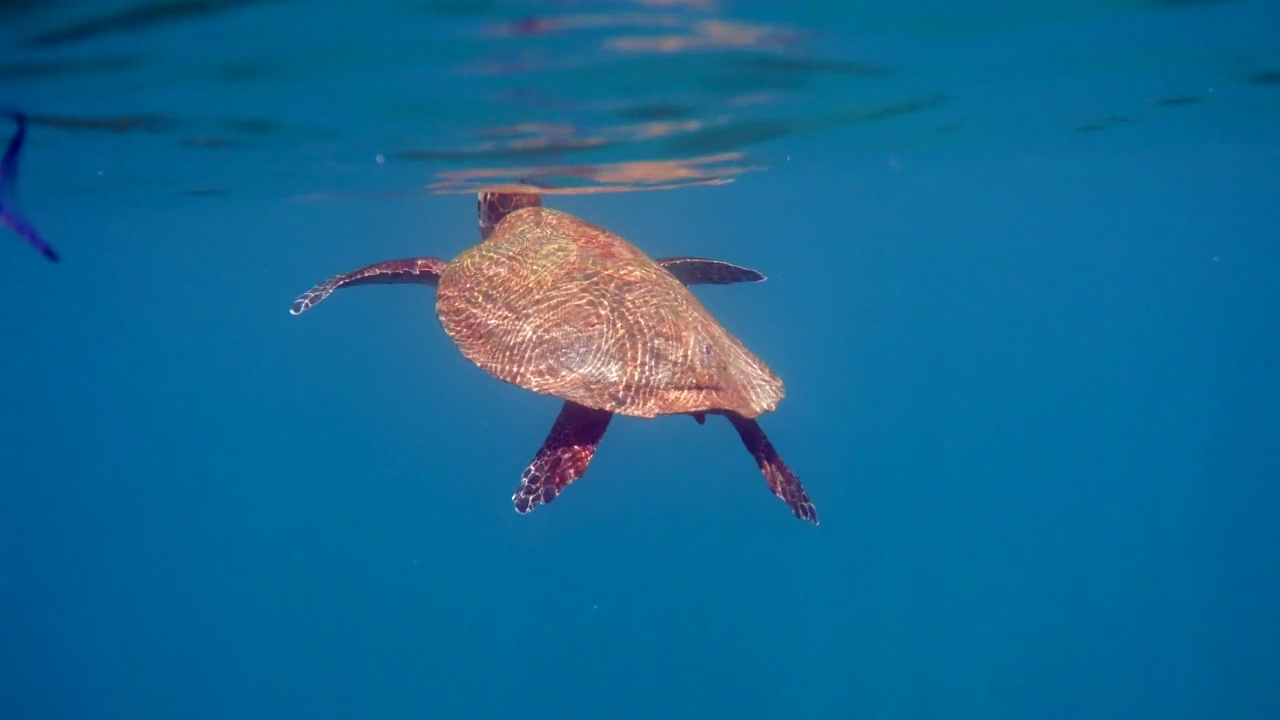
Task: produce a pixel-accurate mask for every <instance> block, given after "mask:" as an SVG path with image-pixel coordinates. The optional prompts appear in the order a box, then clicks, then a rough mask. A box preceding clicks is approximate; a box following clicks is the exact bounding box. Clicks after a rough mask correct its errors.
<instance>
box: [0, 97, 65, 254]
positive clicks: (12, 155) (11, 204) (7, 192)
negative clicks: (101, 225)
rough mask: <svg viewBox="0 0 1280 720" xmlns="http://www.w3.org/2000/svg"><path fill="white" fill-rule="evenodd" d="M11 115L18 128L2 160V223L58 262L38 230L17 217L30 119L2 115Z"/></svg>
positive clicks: (0, 207) (0, 220)
mask: <svg viewBox="0 0 1280 720" xmlns="http://www.w3.org/2000/svg"><path fill="white" fill-rule="evenodd" d="M0 114H4V115H8V116H9V117H10V118H12V119H13V122H14V123H16V124H17V126H18V130H17V131H16V132H15V133H14V134H13V138H12V139H10V140H9V147H8V148H7V149H6V150H5V151H4V159H3V160H0V223H4V224H5V225H6V226H7V227H8V228H9V229H10V230H13V231H14V232H16V233H18V235H19V236H20V237H21V238H22V239H23V240H26V241H27V244H28V245H30V246H31V247H33V248H35V249H37V250H39V251H40V254H41V255H44V256H45V257H47V258H49V259H50V260H52V261H53V262H58V253H57V252H55V251H54V249H53V248H52V247H50V245H49V243H47V242H45V241H44V239H43V238H41V237H40V234H39V233H37V232H36V229H35V228H34V227H32V226H31V223H29V222H27V220H26V218H24V217H22V215H20V214H19V213H18V208H17V207H16V205H15V202H16V195H17V186H18V158H19V154H20V153H21V152H22V141H23V139H24V138H25V137H26V135H27V117H26V116H25V115H23V114H22V113H20V112H13V111H9V112H4V113H0Z"/></svg>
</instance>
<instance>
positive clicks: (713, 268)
mask: <svg viewBox="0 0 1280 720" xmlns="http://www.w3.org/2000/svg"><path fill="white" fill-rule="evenodd" d="M654 262H655V263H657V264H658V265H660V266H662V267H663V268H665V269H666V271H667V272H669V273H671V274H672V275H675V276H676V279H677V280H679V281H680V282H682V283H684V284H685V285H729V284H732V283H740V282H760V281H761V280H764V275H763V274H761V273H758V272H756V271H755V270H751V269H750V268H744V267H739V266H737V265H732V264H730V263H727V262H724V261H722V260H711V259H708V258H697V257H669V258H658V259H657V260H654Z"/></svg>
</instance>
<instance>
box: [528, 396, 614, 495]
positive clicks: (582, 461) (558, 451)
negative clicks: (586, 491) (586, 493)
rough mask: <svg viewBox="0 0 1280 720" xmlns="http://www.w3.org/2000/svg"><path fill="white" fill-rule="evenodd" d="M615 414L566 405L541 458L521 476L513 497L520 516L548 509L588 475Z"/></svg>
mask: <svg viewBox="0 0 1280 720" xmlns="http://www.w3.org/2000/svg"><path fill="white" fill-rule="evenodd" d="M611 419H613V413H611V412H609V411H608V410H596V409H594V408H589V407H586V406H584V405H579V404H577V403H575V402H568V401H566V402H565V404H564V407H563V408H561V410H560V415H559V416H558V417H556V423H555V425H552V426H551V433H550V434H548V435H547V439H546V440H545V441H543V443H542V448H541V449H539V450H538V455H537V456H536V457H534V458H533V462H531V463H529V467H528V468H525V471H524V474H523V475H521V476H520V487H518V488H516V492H515V494H514V495H512V496H511V502H512V504H513V505H515V507H516V512H518V513H520V514H521V515H523V514H525V513H527V512H529V511H531V510H533V509H534V508H536V507H538V506H539V505H545V504H547V503H549V502H551V501H552V500H555V499H556V496H557V495H559V494H560V491H561V490H563V489H564V486H565V485H568V484H569V483H571V482H573V481H574V480H577V479H578V478H580V477H582V476H583V475H585V474H586V473H587V465H588V464H590V463H591V458H592V456H594V455H595V454H596V447H597V446H599V445H600V439H601V438H603V437H604V431H605V430H606V429H608V427H609V421H610V420H611Z"/></svg>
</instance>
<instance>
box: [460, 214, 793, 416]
mask: <svg viewBox="0 0 1280 720" xmlns="http://www.w3.org/2000/svg"><path fill="white" fill-rule="evenodd" d="M436 314H437V316H439V318H440V323H441V324H442V325H443V326H444V330H445V332H446V333H448V334H449V337H451V338H453V341H454V342H455V343H457V345H458V348H459V349H460V350H461V351H462V354H463V355H464V356H465V357H466V358H467V359H469V360H471V362H473V363H475V364H476V365H478V366H480V367H481V368H482V369H484V370H486V371H488V372H489V373H491V374H492V375H494V376H495V377H497V378H499V379H501V380H505V381H507V382H509V383H513V384H515V385H519V386H521V387H524V388H527V389H529V390H533V391H534V392H539V393H544V394H548V395H555V396H557V397H561V398H564V399H566V400H572V401H574V402H576V403H579V404H582V405H586V406H587V407H592V408H597V409H601V410H608V411H610V412H615V413H620V414H623V415H633V416H638V417H654V416H656V415H663V414H671V413H689V412H701V411H706V410H717V409H719V410H732V411H734V412H737V413H739V414H741V415H743V416H746V417H755V416H757V415H759V414H761V413H763V412H768V411H771V410H773V409H774V408H775V407H776V406H777V404H778V401H779V400H781V399H782V395H783V387H782V381H781V380H779V379H778V377H777V376H776V375H774V374H773V371H771V370H770V369H769V368H768V366H766V365H765V364H764V362H762V361H761V360H760V359H759V358H757V357H756V356H755V355H753V354H751V352H750V351H748V350H747V349H746V348H745V347H744V346H743V345H742V343H741V342H739V341H738V339H737V338H735V337H733V336H732V335H730V334H729V333H728V331H726V330H725V329H724V328H723V327H721V326H720V324H719V323H718V322H716V320H715V318H713V317H712V316H711V314H710V313H709V312H707V310H706V308H704V307H703V306H702V304H701V303H699V302H698V301H697V299H696V298H694V296H693V294H692V293H690V292H689V290H688V289H687V288H686V287H685V286H684V285H683V284H681V282H680V281H679V280H677V279H676V278H675V277H674V276H673V275H671V273H669V272H667V271H666V270H664V269H663V268H662V267H660V266H658V265H657V264H655V263H654V262H653V260H651V259H649V257H648V256H646V255H645V254H644V253H642V252H641V251H640V250H639V249H637V248H636V247H635V246H633V245H631V243H629V242H627V241H626V240H623V239H622V238H620V237H618V236H617V235H614V234H613V233H610V232H609V231H607V230H604V229H602V228H599V227H596V226H595V225H591V224H590V223H587V222H584V221H582V220H579V219H578V218H575V217H573V216H572V215H569V214H566V213H562V212H559V211H556V210H550V209H547V208H541V207H536V208H527V209H523V210H518V211H516V212H513V213H511V214H510V215H508V216H507V217H505V218H504V219H503V220H502V222H501V223H499V224H498V226H497V227H496V228H495V229H494V232H493V234H492V235H491V236H490V237H489V239H488V240H487V241H485V242H482V243H480V244H479V245H476V246H475V247H472V248H471V249H469V250H467V251H465V252H463V253H462V254H461V255H459V256H458V257H457V258H456V259H455V260H454V261H453V262H451V263H449V264H448V265H447V266H446V267H445V269H444V271H443V272H442V273H441V275H440V282H439V284H438V285H437V288H436Z"/></svg>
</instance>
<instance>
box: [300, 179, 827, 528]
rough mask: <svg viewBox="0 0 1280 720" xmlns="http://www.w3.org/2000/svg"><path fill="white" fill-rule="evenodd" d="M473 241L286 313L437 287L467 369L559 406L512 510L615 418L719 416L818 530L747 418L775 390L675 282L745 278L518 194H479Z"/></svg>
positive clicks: (348, 279)
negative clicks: (336, 298) (329, 301)
mask: <svg viewBox="0 0 1280 720" xmlns="http://www.w3.org/2000/svg"><path fill="white" fill-rule="evenodd" d="M478 205H479V221H480V235H481V238H482V241H481V242H480V244H478V245H475V246H474V247H472V248H470V249H468V250H466V251H464V252H463V253H462V254H461V255H459V256H458V257H457V258H455V259H454V260H453V261H452V262H448V263H446V262H444V261H442V260H439V259H437V258H409V259H404V260H390V261H387V262H382V263H378V264H376V265H370V266H368V267H365V268H361V269H359V270H353V271H351V272H349V273H344V274H342V275H338V276H336V277H333V278H330V279H329V280H327V281H325V282H323V283H321V284H320V285H317V286H316V287H314V288H312V289H311V290H309V291H307V292H306V293H304V294H303V295H302V296H300V297H299V298H298V299H297V300H296V301H294V303H293V306H292V308H290V312H292V313H293V314H294V315H299V314H301V313H303V312H306V311H307V310H309V309H311V308H312V307H314V306H315V305H316V304H317V303H319V302H320V301H321V300H323V299H325V298H326V297H328V296H329V294H330V293H332V292H333V291H334V290H337V289H338V288H342V287H347V286H350V285H366V284H390V283H418V284H424V285H435V286H436V315H437V316H438V317H439V319H440V324H441V325H443V326H444V330H445V332H446V333H448V335H449V337H450V338H452V339H453V341H454V342H455V343H456V344H457V346H458V349H459V350H461V351H462V354H463V355H464V356H465V357H466V358H467V359H468V360H470V361H471V362H473V363H475V364H476V365H478V366H479V367H480V368H481V369H483V370H485V371H487V372H488V373H490V374H491V375H493V376H494V377H497V378H499V379H501V380H505V381H507V382H509V383H512V384H515V385H518V386H520V387H522V388H526V389H528V390H532V391H534V392H538V393H542V394H545V395H554V396H556V397H559V398H562V399H563V400H564V401H565V403H564V407H563V408H562V409H561V410H560V415H559V416H558V417H557V418H556V421H555V425H553V426H552V428H551V432H550V434H549V435H548V436H547V439H546V441H545V442H543V444H542V447H541V449H539V450H538V454H537V456H535V457H534V459H533V462H531V463H530V464H529V467H528V468H526V469H525V471H524V474H523V475H522V476H521V478H520V486H519V487H518V488H517V489H516V492H515V495H514V496H513V497H512V502H513V503H514V504H515V509H516V510H517V511H518V512H520V513H527V512H529V511H531V510H533V509H534V508H536V507H537V506H538V505H541V504H544V503H549V502H551V501H552V500H554V499H555V497H556V496H557V495H559V494H560V491H561V490H563V489H564V487H565V486H566V485H568V484H569V483H571V482H573V481H574V480H577V479H578V478H580V477H582V476H583V475H584V474H585V473H586V471H587V465H588V464H589V463H590V462H591V458H592V456H594V455H595V452H596V447H597V446H598V445H599V444H600V439H601V438H602V437H604V432H605V430H606V429H607V428H608V427H609V421H610V420H611V419H612V418H613V416H614V414H619V415H630V416H634V417H644V418H652V417H656V416H658V415H674V414H688V415H692V416H693V417H694V418H695V419H696V420H697V421H698V422H699V423H702V422H704V421H705V419H706V416H707V415H708V414H714V415H723V416H724V417H726V418H728V420H729V422H730V423H732V424H733V426H734V428H735V429H737V431H738V435H739V436H741V438H742V442H743V443H744V444H745V445H746V447H747V450H749V451H750V452H751V455H752V456H753V457H754V458H755V460H756V463H757V464H758V465H759V466H760V470H761V472H763V473H764V477H765V480H766V481H767V482H768V484H769V489H770V490H772V491H773V493H774V494H775V495H777V496H778V497H780V498H782V500H783V501H784V502H785V503H786V504H787V505H788V507H790V508H791V510H792V512H794V513H795V515H796V517H798V518H801V519H804V520H809V521H811V522H813V523H815V524H816V523H817V522H818V515H817V512H816V511H815V510H814V507H813V503H812V502H810V500H809V496H808V495H807V494H806V493H805V491H804V487H803V486H802V485H801V484H800V480H799V478H797V477H796V475H795V473H793V472H791V469H790V468H788V467H787V465H786V463H784V462H783V461H782V458H781V457H779V456H778V452H777V451H776V450H775V449H774V447H773V445H772V444H771V443H770V442H769V439H768V438H767V437H766V436H765V434H764V431H763V430H762V429H761V428H760V425H759V423H757V422H756V420H755V418H756V417H757V416H759V415H760V414H761V413H765V412H769V411H771V410H773V409H774V408H776V407H777V404H778V401H779V400H781V399H782V396H783V389H782V381H781V380H779V379H778V376H777V375H774V373H773V371H772V370H770V369H769V367H768V366H767V365H765V364H764V362H762V361H761V360H760V359H759V358H757V357H756V356H755V355H753V354H751V352H750V351H749V350H747V349H746V348H745V347H744V346H743V345H742V343H741V342H740V341H738V339H737V338H735V337H733V336H732V335H730V334H729V332H728V331H727V330H725V329H724V328H723V327H721V325H720V323H718V322H716V320H715V318H713V317H712V316H711V314H710V313H709V312H707V310H706V308H704V307H703V306H702V303H700V302H698V301H697V299H696V298H694V296H693V293H691V292H689V290H688V288H687V287H686V285H695V284H728V283H737V282H755V281H759V280H763V279H764V276H763V275H761V274H760V273H758V272H755V271H754V270H748V269H746V268H741V267H738V266H736V265H730V264H729V263H725V262H721V261H718V260H708V259H704V258H691V257H677V258H661V259H657V260H653V259H650V258H649V257H648V256H646V255H645V254H644V253H642V252H641V251H640V250H639V249H637V248H636V247H635V246H634V245H632V244H631V243H629V242H627V241H626V240H624V239H622V238H621V237H619V236H617V235H614V234H613V233H611V232H609V231H607V230H605V229H603V228H600V227H597V226H595V225H592V224H590V223H587V222H585V221H583V220H580V219H578V218H576V217H574V216H572V215H569V214H568V213H564V212H560V211H557V210H552V209H549V208H545V207H542V199H541V197H540V196H539V195H538V194H536V193H529V192H482V193H480V197H479V202H478Z"/></svg>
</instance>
